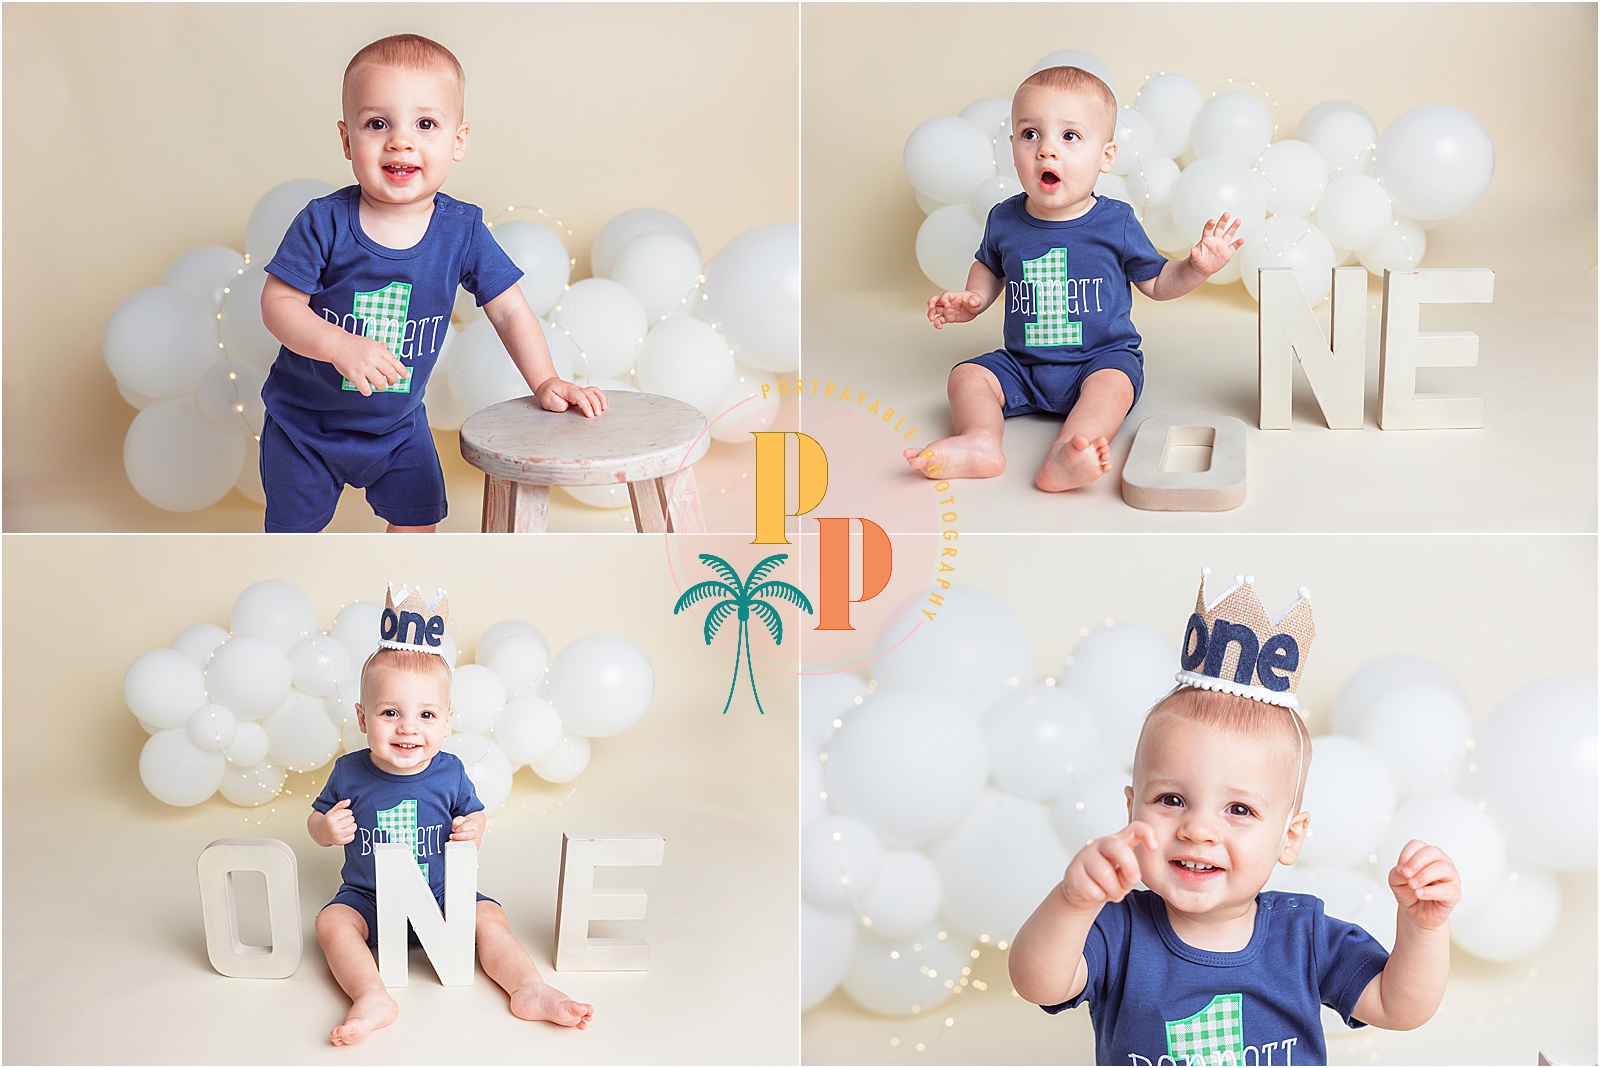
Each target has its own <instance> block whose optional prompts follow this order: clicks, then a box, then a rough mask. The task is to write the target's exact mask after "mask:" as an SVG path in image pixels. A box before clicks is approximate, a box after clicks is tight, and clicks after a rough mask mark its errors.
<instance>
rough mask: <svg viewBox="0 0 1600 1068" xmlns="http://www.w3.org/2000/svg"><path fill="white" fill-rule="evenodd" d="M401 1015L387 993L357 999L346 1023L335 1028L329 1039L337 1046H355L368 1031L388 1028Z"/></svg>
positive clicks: (346, 1015)
mask: <svg viewBox="0 0 1600 1068" xmlns="http://www.w3.org/2000/svg"><path fill="white" fill-rule="evenodd" d="M399 1015H400V1006H399V1005H398V1004H396V1003H395V1000H394V998H392V997H390V996H389V995H388V993H387V992H386V991H383V990H378V991H374V992H373V993H371V994H363V995H362V996H361V997H358V998H356V1000H355V1001H354V1003H352V1004H351V1006H350V1011H349V1012H347V1013H345V1015H344V1023H342V1024H340V1025H339V1026H338V1027H335V1028H334V1029H333V1031H332V1032H330V1034H329V1037H330V1038H332V1039H333V1044H334V1045H335V1046H353V1045H355V1044H356V1043H357V1042H360V1041H361V1040H362V1039H363V1038H366V1037H367V1032H368V1031H376V1030H377V1029H378V1028H380V1027H388V1026H389V1025H390V1024H392V1023H394V1021H395V1019H396V1018H397V1017H398V1016H399Z"/></svg>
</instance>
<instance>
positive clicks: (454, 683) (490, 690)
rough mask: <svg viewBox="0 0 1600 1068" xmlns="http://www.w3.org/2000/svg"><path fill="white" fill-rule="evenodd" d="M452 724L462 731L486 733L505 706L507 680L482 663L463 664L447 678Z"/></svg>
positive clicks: (465, 732) (466, 732) (492, 727)
mask: <svg viewBox="0 0 1600 1068" xmlns="http://www.w3.org/2000/svg"><path fill="white" fill-rule="evenodd" d="M450 704H451V706H452V707H453V708H454V709H455V718H454V719H453V720H452V721H451V725H452V726H454V727H455V729H456V730H458V731H461V732H462V733H463V734H488V733H489V732H490V731H491V730H493V729H494V725H495V722H496V721H497V720H499V718H500V711H501V709H503V708H505V706H506V684H505V682H504V681H502V680H501V678H500V676H499V675H497V674H495V673H494V671H493V670H492V669H491V668H489V667H487V666H485V665H483V664H463V665H461V667H460V668H458V669H456V673H455V675H454V677H453V678H452V679H451V680H450Z"/></svg>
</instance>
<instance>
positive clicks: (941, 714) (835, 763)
mask: <svg viewBox="0 0 1600 1068" xmlns="http://www.w3.org/2000/svg"><path fill="white" fill-rule="evenodd" d="M843 722H844V726H843V727H841V728H839V730H838V733H837V734H835V735H834V738H833V742H832V744H831V745H830V746H829V748H828V763H827V767H825V768H824V769H823V782H824V784H825V786H826V787H827V791H828V801H829V803H830V804H831V805H832V806H833V808H834V809H835V811H838V812H840V813H843V814H844V815H848V816H852V817H854V818H856V819H859V820H861V821H862V822H863V823H865V824H866V825H867V826H869V827H871V828H872V829H873V831H874V832H876V833H877V835H878V837H879V839H880V840H881V841H882V842H883V844H884V845H886V846H889V847H890V848H896V849H898V848H905V847H908V846H918V845H921V844H923V843H924V842H928V841H930V840H932V839H934V838H937V837H939V836H940V835H942V834H945V833H946V832H948V831H950V830H953V829H954V828H955V827H956V825H957V824H959V823H960V822H961V820H962V819H964V818H965V817H966V815H967V813H968V812H970V811H971V810H972V806H973V805H975V804H976V803H977V801H978V797H979V796H980V795H981V794H982V792H983V786H984V783H985V781H986V780H987V779H988V754H987V752H986V748H985V743H984V739H983V732H982V731H981V730H980V729H979V727H978V724H977V722H976V720H975V719H974V718H973V717H972V716H970V715H968V714H967V713H966V712H964V711H962V709H961V708H959V707H958V706H957V705H955V704H953V703H952V702H951V701H950V699H949V698H948V697H947V696H944V695H935V694H932V693H928V692H924V691H919V690H915V689H910V688H894V687H888V686H885V685H883V684H881V683H880V685H879V687H878V690H877V692H876V693H875V694H874V695H873V696H872V697H871V698H869V699H868V700H867V702H866V703H865V704H863V705H862V706H861V707H860V708H857V709H856V710H855V711H854V712H852V713H850V715H849V716H848V717H846V718H845V719H844V721H843Z"/></svg>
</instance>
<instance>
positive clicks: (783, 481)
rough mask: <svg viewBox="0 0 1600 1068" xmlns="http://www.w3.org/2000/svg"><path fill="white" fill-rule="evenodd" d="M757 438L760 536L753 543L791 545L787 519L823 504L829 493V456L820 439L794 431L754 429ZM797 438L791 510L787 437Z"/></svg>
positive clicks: (757, 500)
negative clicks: (794, 482) (788, 509)
mask: <svg viewBox="0 0 1600 1068" xmlns="http://www.w3.org/2000/svg"><path fill="white" fill-rule="evenodd" d="M751 437H753V438H755V439H756V537H755V540H754V541H753V542H751V544H752V545H788V544H789V538H788V537H787V535H786V534H785V532H784V520H786V519H788V518H789V517H790V516H792V515H793V516H802V515H805V514H806V513H807V512H809V511H811V509H813V508H815V507H816V506H817V505H819V504H821V503H822V498H823V497H824V496H826V494H827V492H828V455H827V453H825V452H823V451H822V446H821V445H819V444H818V443H817V439H816V438H814V437H812V436H811V435H809V434H802V433H800V432H798V431H794V430H786V431H777V430H762V431H755V432H752V434H751ZM791 437H792V438H794V439H795V443H796V448H797V450H798V455H797V456H796V457H795V472H796V481H797V482H798V483H799V486H798V492H797V493H796V496H795V506H794V507H795V510H794V511H792V512H790V511H787V510H786V509H787V507H788V503H787V497H788V489H789V484H788V453H787V450H786V448H785V446H786V444H787V443H786V441H785V440H784V439H786V438H791Z"/></svg>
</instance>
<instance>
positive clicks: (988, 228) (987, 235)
mask: <svg viewBox="0 0 1600 1068" xmlns="http://www.w3.org/2000/svg"><path fill="white" fill-rule="evenodd" d="M1008 203H1010V201H1006V200H1002V201H1001V202H1000V203H998V204H996V205H995V206H994V207H992V208H990V209H989V217H988V218H987V219H985V220H984V223H983V241H982V242H981V243H980V244H979V245H978V251H977V252H976V253H974V256H973V258H974V259H976V260H977V261H978V262H979V263H981V264H983V265H984V266H985V267H987V268H989V271H990V273H991V274H993V275H994V276H995V277H996V278H1004V277H1005V276H1006V269H1005V266H1004V265H1003V264H1002V263H1001V262H1000V244H999V242H998V241H997V240H996V236H995V230H996V227H995V225H994V217H995V215H996V213H998V212H999V211H1000V209H1001V208H1003V207H1004V206H1005V205H1006V204H1008Z"/></svg>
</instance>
